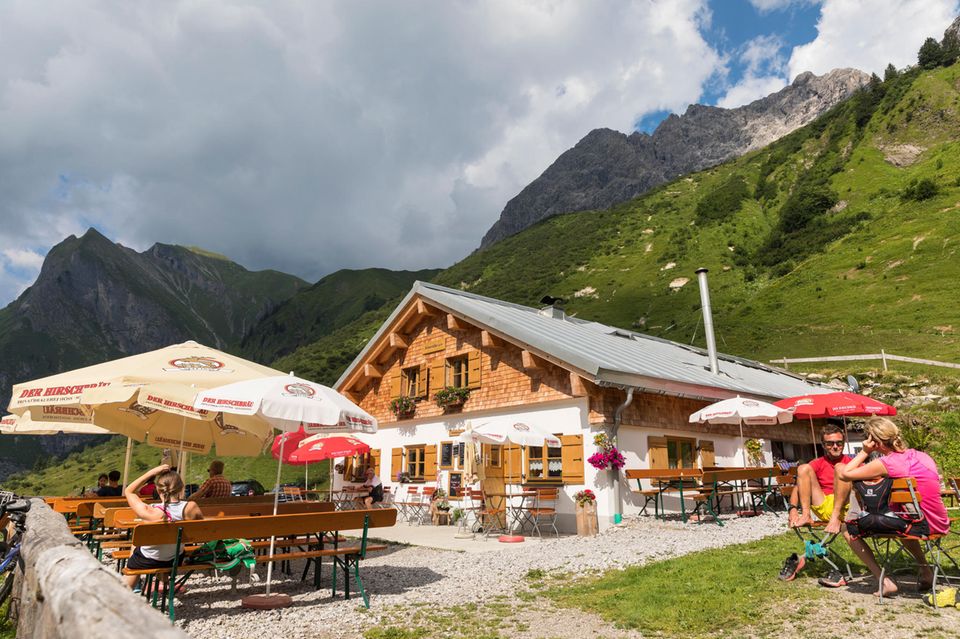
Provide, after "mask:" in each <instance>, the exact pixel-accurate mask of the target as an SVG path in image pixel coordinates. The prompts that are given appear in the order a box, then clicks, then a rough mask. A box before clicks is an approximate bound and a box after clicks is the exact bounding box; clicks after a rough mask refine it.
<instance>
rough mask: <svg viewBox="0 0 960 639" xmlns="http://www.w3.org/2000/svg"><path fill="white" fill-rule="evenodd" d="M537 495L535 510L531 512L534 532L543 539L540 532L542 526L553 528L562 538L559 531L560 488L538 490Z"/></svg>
mask: <svg viewBox="0 0 960 639" xmlns="http://www.w3.org/2000/svg"><path fill="white" fill-rule="evenodd" d="M536 492H537V495H536V497H534V501H533V508H532V509H531V510H530V522H531V523H532V524H533V532H535V533H537V536H538V537H540V538H543V534H542V533H541V532H540V525H541V524H543V525H545V526H549V527H550V528H553V532H554V534H555V535H556V536H557V537H560V531H559V530H557V499H558V498H559V496H560V489H559V488H538V489H537V491H536Z"/></svg>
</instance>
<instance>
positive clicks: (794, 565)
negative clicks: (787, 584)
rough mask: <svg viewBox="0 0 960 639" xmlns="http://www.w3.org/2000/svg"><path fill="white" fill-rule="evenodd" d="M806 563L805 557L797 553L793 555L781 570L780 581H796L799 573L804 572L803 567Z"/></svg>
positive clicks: (787, 559)
mask: <svg viewBox="0 0 960 639" xmlns="http://www.w3.org/2000/svg"><path fill="white" fill-rule="evenodd" d="M806 561H807V560H806V559H805V558H804V557H803V555H797V553H793V554H792V555H790V556H789V557H787V558H786V559H785V560H784V562H783V568H781V569H780V579H781V580H782V581H793V580H794V579H796V578H797V573H798V572H800V571H801V570H803V565H804V564H805V563H806Z"/></svg>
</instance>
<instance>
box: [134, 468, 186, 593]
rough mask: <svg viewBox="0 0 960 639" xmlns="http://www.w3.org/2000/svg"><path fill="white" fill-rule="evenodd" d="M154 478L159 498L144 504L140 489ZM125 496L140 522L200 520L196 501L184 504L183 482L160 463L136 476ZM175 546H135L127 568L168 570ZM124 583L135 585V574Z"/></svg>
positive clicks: (173, 558)
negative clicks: (156, 502) (151, 502)
mask: <svg viewBox="0 0 960 639" xmlns="http://www.w3.org/2000/svg"><path fill="white" fill-rule="evenodd" d="M151 477H152V478H153V481H154V484H155V485H156V488H157V493H158V494H159V496H160V503H159V504H145V503H144V502H143V500H142V499H140V495H139V492H140V488H141V487H142V486H143V485H144V484H145V483H146V482H147V481H148V480H149V479H150V478H151ZM123 495H124V497H126V498H127V503H128V504H130V508H132V509H133V512H134V513H136V515H137V517H139V518H140V519H142V520H143V521H181V520H183V519H203V513H202V512H200V507H199V506H197V504H196V502H192V501H183V479H181V478H180V475H178V474H177V473H175V472H174V471H172V470H170V466H168V465H167V464H162V465H160V466H157V467H156V468H153V469H151V470H148V471H147V472H145V473H144V474H143V475H141V476H140V477H137V478H136V479H135V480H133V482H132V483H131V484H130V485H129V486H127V488H126V490H124V491H123ZM176 552H177V547H176V545H175V544H162V545H158V546H138V547H137V548H134V549H133V553H131V555H130V559H128V560H127V567H128V568H132V569H134V570H143V569H148V568H169V567H170V566H171V565H173V561H174V560H175V559H176V557H175V555H176ZM123 579H124V581H125V582H126V584H127V585H128V586H129V587H130V588H133V587H134V585H136V583H137V576H136V575H129V576H125V577H124V578H123Z"/></svg>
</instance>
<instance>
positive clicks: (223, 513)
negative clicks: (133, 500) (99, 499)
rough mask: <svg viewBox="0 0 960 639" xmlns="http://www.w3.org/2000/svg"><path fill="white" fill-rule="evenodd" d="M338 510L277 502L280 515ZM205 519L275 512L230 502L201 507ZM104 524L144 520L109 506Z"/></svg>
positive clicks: (325, 505) (267, 506)
mask: <svg viewBox="0 0 960 639" xmlns="http://www.w3.org/2000/svg"><path fill="white" fill-rule="evenodd" d="M334 510H336V508H335V504H334V503H333V502H330V501H288V502H281V503H279V504H277V514H278V515H289V514H295V513H329V512H333V511H334ZM200 512H202V513H203V517H204V519H216V518H219V517H264V516H267V515H272V514H273V503H266V502H264V503H262V504H228V505H212V504H207V505H206V506H201V507H200ZM102 519H103V525H104V526H106V527H107V528H133V527H135V526H137V525H140V524H143V523H144V522H143V521H141V520H139V519H138V517H137V515H136V513H134V512H133V509H132V508H108V509H106V510H105V511H104V514H103V517H102Z"/></svg>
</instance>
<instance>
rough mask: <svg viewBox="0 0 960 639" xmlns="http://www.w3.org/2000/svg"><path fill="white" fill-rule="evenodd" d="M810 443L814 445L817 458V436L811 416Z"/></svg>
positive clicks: (814, 453) (811, 416)
mask: <svg viewBox="0 0 960 639" xmlns="http://www.w3.org/2000/svg"><path fill="white" fill-rule="evenodd" d="M810 442H811V443H812V444H813V457H814V458H816V457H817V436H816V435H815V434H814V432H813V415H810Z"/></svg>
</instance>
